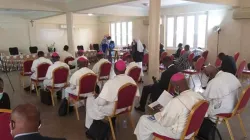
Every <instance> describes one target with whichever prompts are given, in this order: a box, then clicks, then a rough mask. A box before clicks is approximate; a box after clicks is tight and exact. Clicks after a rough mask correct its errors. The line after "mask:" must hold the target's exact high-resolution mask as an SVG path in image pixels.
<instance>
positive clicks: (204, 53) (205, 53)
mask: <svg viewBox="0 0 250 140" xmlns="http://www.w3.org/2000/svg"><path fill="white" fill-rule="evenodd" d="M201 56H202V57H203V58H204V59H205V61H206V60H207V56H208V50H206V51H204V52H203V53H202V55H201Z"/></svg>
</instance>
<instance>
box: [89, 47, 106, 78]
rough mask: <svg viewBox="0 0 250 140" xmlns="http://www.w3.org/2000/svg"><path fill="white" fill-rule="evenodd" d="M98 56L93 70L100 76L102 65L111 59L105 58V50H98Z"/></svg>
mask: <svg viewBox="0 0 250 140" xmlns="http://www.w3.org/2000/svg"><path fill="white" fill-rule="evenodd" d="M97 58H98V60H99V61H98V62H97V63H96V64H95V65H94V66H93V68H92V70H93V72H94V73H95V74H97V75H98V76H99V74H100V68H101V65H102V64H104V63H107V62H108V63H109V61H108V60H107V59H104V54H103V52H98V54H97Z"/></svg>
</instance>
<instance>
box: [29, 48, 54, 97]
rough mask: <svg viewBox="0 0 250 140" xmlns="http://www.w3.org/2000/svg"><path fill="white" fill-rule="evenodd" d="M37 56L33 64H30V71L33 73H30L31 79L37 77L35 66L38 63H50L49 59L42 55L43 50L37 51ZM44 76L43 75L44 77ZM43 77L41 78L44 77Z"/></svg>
mask: <svg viewBox="0 0 250 140" xmlns="http://www.w3.org/2000/svg"><path fill="white" fill-rule="evenodd" d="M37 56H38V58H37V59H36V60H34V61H33V64H32V66H31V71H32V72H33V74H32V75H31V77H30V78H31V79H37V67H38V66H39V65H40V64H42V63H48V64H50V65H51V64H52V62H51V61H50V60H49V59H47V58H45V57H44V52H43V51H39V52H38V53H37ZM44 78H45V77H44ZM44 78H43V79H44ZM43 79H39V80H43ZM31 88H32V92H35V91H34V85H33V84H32V87H31Z"/></svg>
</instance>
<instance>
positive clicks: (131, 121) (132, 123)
mask: <svg viewBox="0 0 250 140" xmlns="http://www.w3.org/2000/svg"><path fill="white" fill-rule="evenodd" d="M128 115H129V119H130V123H131V126H132V128H133V129H134V128H135V125H134V121H133V118H132V115H131V113H129V114H128Z"/></svg>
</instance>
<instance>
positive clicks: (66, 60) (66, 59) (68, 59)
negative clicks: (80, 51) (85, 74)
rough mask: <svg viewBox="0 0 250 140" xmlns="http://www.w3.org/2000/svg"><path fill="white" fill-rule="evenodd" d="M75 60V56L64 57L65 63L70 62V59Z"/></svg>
mask: <svg viewBox="0 0 250 140" xmlns="http://www.w3.org/2000/svg"><path fill="white" fill-rule="evenodd" d="M74 60H75V58H74V57H71V56H69V57H67V58H65V59H64V63H66V64H69V61H74Z"/></svg>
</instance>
